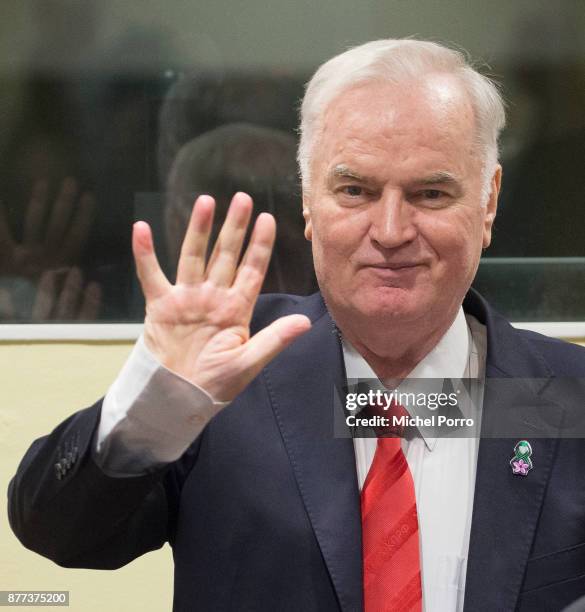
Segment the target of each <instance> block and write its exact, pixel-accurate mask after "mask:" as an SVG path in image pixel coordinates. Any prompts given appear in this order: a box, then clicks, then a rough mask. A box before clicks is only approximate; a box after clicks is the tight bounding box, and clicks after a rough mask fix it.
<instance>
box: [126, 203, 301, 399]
mask: <svg viewBox="0 0 585 612" xmlns="http://www.w3.org/2000/svg"><path fill="white" fill-rule="evenodd" d="M214 208H215V201H214V200H213V198H211V197H210V196H200V197H199V198H198V199H197V201H196V202H195V205H194V207H193V212H192V214H191V218H190V221H189V226H188V228H187V232H186V235H185V239H184V241H183V245H182V247H181V254H180V258H179V265H178V268H177V281H176V284H175V285H173V284H171V283H170V282H169V281H168V280H167V278H166V277H165V275H164V274H163V272H162V270H161V268H160V266H159V264H158V261H157V258H156V255H155V252H154V247H153V243H152V234H151V231H150V228H149V226H148V225H147V224H146V223H144V222H142V221H139V222H137V223H135V224H134V231H133V236H132V250H133V253H134V259H135V262H136V270H137V274H138V278H139V280H140V284H141V286H142V291H143V293H144V298H145V300H146V317H145V320H144V339H145V342H146V345H147V347H148V348H149V349H150V350H151V351H152V352H153V353H154V354H155V355H156V357H157V358H158V359H159V360H160V362H161V363H162V364H163V365H164V366H165V367H167V368H168V369H170V370H172V371H173V372H175V373H176V374H178V375H179V376H182V377H183V378H185V379H186V380H188V381H190V382H192V383H194V384H196V385H198V386H200V387H201V388H202V389H205V390H206V391H207V392H208V393H210V394H211V395H212V397H213V398H214V399H216V400H218V401H230V400H232V399H233V398H234V397H235V396H236V395H237V394H238V393H239V392H240V391H242V390H243V389H244V387H246V385H247V384H248V383H249V382H250V381H251V380H252V379H253V378H254V377H255V376H256V375H257V374H258V373H259V372H260V370H261V369H262V368H263V367H264V366H265V365H266V364H267V363H268V362H269V361H270V360H271V359H273V358H274V357H275V356H276V355H277V354H278V353H279V352H280V351H282V350H283V349H284V348H286V347H287V346H288V345H289V344H290V343H291V342H292V341H293V340H295V339H296V338H297V337H298V336H300V335H301V334H303V333H304V332H306V331H307V330H308V329H309V328H310V326H311V323H310V321H309V319H308V318H307V317H305V316H304V315H290V316H287V317H282V318H280V319H278V320H276V321H274V322H273V323H272V324H270V325H269V326H268V327H266V328H264V329H263V330H261V331H259V332H258V333H257V334H256V335H254V336H253V337H250V329H249V324H250V319H251V317H252V312H253V309H254V305H255V303H256V299H257V297H258V294H259V292H260V289H261V287H262V281H263V280H264V276H265V274H266V270H267V268H268V262H269V260H270V254H271V252H272V246H273V244H274V237H275V232H276V224H275V221H274V218H273V217H272V215H270V214H268V213H262V214H260V215H259V216H258V218H257V219H256V223H255V225H254V230H253V232H252V236H251V238H250V242H249V244H248V248H247V249H246V252H245V254H244V257H243V259H242V262H241V263H240V265H239V266H238V259H239V256H240V252H241V249H242V244H243V241H244V237H245V234H246V229H247V227H248V223H249V222H250V215H251V212H252V200H251V198H250V196H248V195H246V194H244V193H237V194H236V195H235V196H234V197H233V199H232V202H231V205H230V208H229V210H228V213H227V216H226V220H225V222H224V224H223V227H222V229H221V231H220V233H219V236H218V238H217V242H216V244H215V246H214V248H213V251H212V253H211V256H210V258H209V262H208V263H206V261H205V255H206V252H207V244H208V241H209V234H210V231H211V227H212V222H213V213H214Z"/></svg>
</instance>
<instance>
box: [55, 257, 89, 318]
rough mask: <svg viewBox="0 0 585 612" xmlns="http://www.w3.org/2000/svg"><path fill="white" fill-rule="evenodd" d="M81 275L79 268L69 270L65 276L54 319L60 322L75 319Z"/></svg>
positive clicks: (81, 283) (81, 285) (79, 294)
mask: <svg viewBox="0 0 585 612" xmlns="http://www.w3.org/2000/svg"><path fill="white" fill-rule="evenodd" d="M82 287H83V275H82V274H81V270H80V269H79V268H71V269H70V270H69V271H68V272H67V275H66V276H65V282H64V283H63V288H62V289H61V293H60V294H59V299H58V300H57V310H56V312H55V318H56V319H58V320H61V321H70V320H71V319H74V318H75V311H76V310H77V305H78V304H79V300H80V298H81V289H82Z"/></svg>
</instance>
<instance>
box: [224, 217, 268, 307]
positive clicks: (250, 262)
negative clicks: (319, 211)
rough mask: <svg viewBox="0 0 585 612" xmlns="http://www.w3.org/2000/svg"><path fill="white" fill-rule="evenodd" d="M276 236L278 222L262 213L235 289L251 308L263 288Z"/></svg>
mask: <svg viewBox="0 0 585 612" xmlns="http://www.w3.org/2000/svg"><path fill="white" fill-rule="evenodd" d="M275 236H276V221H275V220H274V217H273V216H272V215H271V214H269V213H261V214H260V215H258V218H257V219H256V223H255V225H254V231H253V232H252V237H251V238H250V243H249V244H248V248H247V249H246V253H245V254H244V258H243V259H242V263H241V264H240V267H239V269H238V273H237V275H236V280H235V282H234V289H236V290H237V291H238V292H240V293H241V294H242V295H243V296H244V297H245V298H246V300H247V301H248V302H249V303H250V306H251V308H253V307H254V304H255V303H256V298H257V297H258V294H259V293H260V289H261V288H262V283H263V282H264V277H265V276H266V270H268V264H269V263H270V255H271V254H272V247H273V246H274V239H275Z"/></svg>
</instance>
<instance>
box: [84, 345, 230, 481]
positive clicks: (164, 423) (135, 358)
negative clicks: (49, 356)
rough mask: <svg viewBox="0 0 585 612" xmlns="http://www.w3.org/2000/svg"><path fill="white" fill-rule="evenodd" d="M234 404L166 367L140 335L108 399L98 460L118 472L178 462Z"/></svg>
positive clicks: (139, 471)
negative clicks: (193, 443) (216, 399)
mask: <svg viewBox="0 0 585 612" xmlns="http://www.w3.org/2000/svg"><path fill="white" fill-rule="evenodd" d="M228 403H229V402H216V401H214V399H213V398H212V397H211V396H210V395H209V393H207V392H206V391H205V390H204V389H201V388H200V387H198V386H196V385H194V384H192V383H191V382H189V381H188V380H186V379H184V378H182V377H181V376H179V375H178V374H175V373H174V372H172V371H171V370H169V369H167V368H165V367H164V366H163V365H162V364H161V363H160V362H159V361H158V360H157V359H156V357H155V356H154V355H153V354H152V353H151V352H150V351H149V350H148V348H147V347H146V344H145V342H144V338H143V337H142V336H140V338H139V339H138V341H137V343H136V345H135V346H134V348H133V350H132V353H131V354H130V356H129V358H128V360H127V361H126V363H125V364H124V367H123V368H122V371H121V372H120V374H119V375H118V378H117V379H116V380H115V382H114V384H113V385H112V386H111V387H110V389H109V390H108V393H107V394H106V397H105V398H104V402H103V405H102V413H101V418H100V424H99V427H98V430H97V435H96V439H95V449H94V450H95V452H94V460H95V461H96V462H97V463H98V465H99V466H100V467H101V468H102V469H103V470H104V471H106V472H109V473H111V474H118V475H137V474H142V473H145V472H148V471H150V470H152V469H155V468H158V467H160V466H161V465H163V464H165V463H169V462H171V461H176V460H177V459H178V458H179V457H180V456H181V455H182V454H183V453H184V452H185V450H186V449H187V448H188V447H189V446H190V445H191V443H192V442H193V440H195V438H196V437H197V436H198V435H199V434H200V433H201V432H202V431H203V429H204V428H205V426H206V425H207V423H209V421H210V420H211V419H212V418H213V417H214V416H215V415H216V414H217V413H218V412H219V411H220V410H221V409H222V408H223V407H225V406H226V405H227V404H228Z"/></svg>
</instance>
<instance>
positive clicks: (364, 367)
mask: <svg viewBox="0 0 585 612" xmlns="http://www.w3.org/2000/svg"><path fill="white" fill-rule="evenodd" d="M470 340H471V339H470V331H469V328H468V325H467V321H466V320H465V314H464V313H463V308H462V307H459V311H458V312H457V316H456V317H455V320H454V321H453V323H452V324H451V326H450V327H449V329H448V330H447V331H446V332H445V334H444V335H443V337H442V338H441V339H440V340H439V342H438V343H437V344H436V345H435V347H434V348H433V349H432V350H431V351H430V352H429V353H427V355H426V356H425V357H424V358H423V359H422V360H421V361H420V362H419V363H418V364H417V365H416V367H415V368H414V369H413V370H412V371H411V372H410V374H408V376H407V379H409V378H425V379H433V378H437V379H443V378H464V377H465V375H466V370H467V367H468V364H469V357H470V351H471V341H470ZM342 347H343V358H344V361H345V372H346V376H347V378H350V379H351V378H377V376H376V374H375V373H374V370H372V368H371V366H370V364H369V363H368V362H367V361H366V360H365V359H364V358H363V357H362V356H361V355H360V353H358V351H357V350H356V349H355V348H354V347H353V346H352V344H351V343H350V342H349V341H348V340H346V339H345V338H344V337H342ZM405 382H406V383H407V382H408V381H405ZM405 382H403V383H402V385H400V388H401V389H402V387H403V385H404V384H405ZM440 386H442V381H441V385H440ZM418 431H419V433H420V435H421V437H422V438H423V439H424V441H425V444H426V446H427V448H428V449H429V450H431V451H432V450H433V448H434V447H435V444H436V441H437V438H433V437H430V435H431V434H430V432H429V431H428V430H427V431H425V428H419V429H418Z"/></svg>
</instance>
